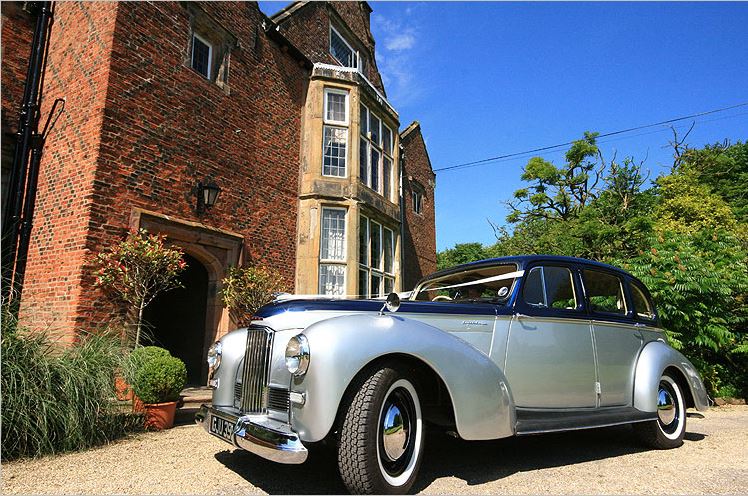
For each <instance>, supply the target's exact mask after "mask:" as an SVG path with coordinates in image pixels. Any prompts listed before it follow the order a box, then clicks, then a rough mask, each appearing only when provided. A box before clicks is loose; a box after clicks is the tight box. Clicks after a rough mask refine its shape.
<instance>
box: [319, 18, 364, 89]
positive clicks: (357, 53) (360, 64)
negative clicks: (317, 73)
mask: <svg viewBox="0 0 748 496" xmlns="http://www.w3.org/2000/svg"><path fill="white" fill-rule="evenodd" d="M342 31H343V29H339V28H336V27H335V26H333V23H332V22H330V29H329V30H328V32H329V34H328V37H327V51H328V53H329V54H330V56H331V57H332V58H333V59H335V60H336V61H337V62H338V63H339V64H340V65H342V66H343V67H350V68H351V69H356V70H357V71H358V72H359V73H361V74H362V75H363V76H364V77H366V71H367V69H368V59H367V57H366V54H365V53H364V52H365V51H364V50H360V49H358V48H354V46H353V45H354V44H353V43H351V42H350V41H349V39H350V38H348V37H346V36H343V33H342ZM333 33H334V34H335V36H337V37H338V38H339V39H340V40H341V41H342V42H343V44H344V45H345V46H346V47H347V48H348V49H349V50H350V51H351V58H352V62H353V65H350V66H349V65H345V63H344V62H343V61H342V60H340V59H339V58H337V57H336V56H335V54H334V53H333V51H332V39H333ZM357 44H360V42H359V43H357Z"/></svg>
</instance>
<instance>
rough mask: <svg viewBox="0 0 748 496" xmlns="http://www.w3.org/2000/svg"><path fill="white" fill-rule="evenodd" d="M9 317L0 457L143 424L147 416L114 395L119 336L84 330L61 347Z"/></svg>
mask: <svg viewBox="0 0 748 496" xmlns="http://www.w3.org/2000/svg"><path fill="white" fill-rule="evenodd" d="M4 317H5V318H4V319H3V333H2V357H3V363H2V370H1V374H0V375H2V385H1V387H2V428H1V430H2V458H3V460H9V459H14V458H19V457H36V456H41V455H44V454H51V453H59V452H64V451H77V450H80V449H84V448H87V447H91V446H95V445H98V444H103V443H107V442H109V441H112V440H114V439H116V438H118V437H121V436H123V435H125V434H126V433H127V432H129V431H133V430H136V429H139V428H141V427H142V424H143V419H142V416H140V415H134V414H132V413H124V412H122V411H120V410H119V409H118V406H117V403H116V402H115V401H114V374H115V371H116V370H118V369H119V368H120V367H122V365H123V363H122V362H123V358H124V357H125V356H126V355H124V354H123V353H122V348H121V344H120V341H119V338H117V337H114V336H111V335H84V336H81V337H80V339H79V341H78V342H77V343H75V344H73V345H72V346H68V347H58V346H55V343H53V342H51V341H50V340H49V339H48V338H47V336H45V335H44V334H40V333H35V334H30V333H28V332H27V331H26V330H24V329H17V328H16V324H15V321H14V320H13V319H12V318H10V317H8V316H7V315H5V316H4Z"/></svg>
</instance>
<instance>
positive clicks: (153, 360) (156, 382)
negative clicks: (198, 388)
mask: <svg viewBox="0 0 748 496" xmlns="http://www.w3.org/2000/svg"><path fill="white" fill-rule="evenodd" d="M150 348H156V347H155V346H154V347H150ZM143 349H144V348H143ZM159 349H162V350H163V348H159ZM163 351H164V352H166V353H165V354H164V353H162V352H158V353H153V352H151V353H147V354H144V355H143V357H141V358H142V359H143V361H142V362H140V363H139V364H138V366H137V369H136V372H135V383H134V384H133V390H134V392H135V394H136V395H137V396H138V398H140V400H141V401H142V402H143V403H146V404H149V403H151V404H152V403H165V402H168V401H177V400H178V399H179V393H181V392H182V389H184V386H185V384H187V367H186V366H185V365H184V362H183V361H182V360H180V359H179V358H176V357H173V356H171V355H170V354H169V352H168V351H166V350H163Z"/></svg>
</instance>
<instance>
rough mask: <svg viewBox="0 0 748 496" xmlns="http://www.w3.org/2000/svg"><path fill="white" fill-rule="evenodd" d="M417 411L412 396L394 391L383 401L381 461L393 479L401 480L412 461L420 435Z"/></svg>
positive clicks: (380, 434)
mask: <svg viewBox="0 0 748 496" xmlns="http://www.w3.org/2000/svg"><path fill="white" fill-rule="evenodd" d="M415 422H416V409H415V405H414V403H413V398H412V397H411V395H410V393H409V392H408V391H407V390H406V389H405V388H402V387H398V388H395V389H394V390H392V391H391V392H390V394H389V395H388V396H387V398H386V399H385V400H384V405H383V407H382V413H381V416H380V418H379V439H378V440H377V442H378V444H379V450H378V451H379V461H380V463H381V466H382V468H383V469H384V471H385V472H386V473H387V474H388V475H389V476H390V477H398V476H400V474H402V473H403V472H404V471H405V470H406V469H407V468H408V463H409V462H410V460H411V459H412V458H413V451H414V448H415V441H414V439H415V438H416V436H417V432H416V429H417V428H418V427H417V424H416V423H415Z"/></svg>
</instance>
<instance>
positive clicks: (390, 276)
mask: <svg viewBox="0 0 748 496" xmlns="http://www.w3.org/2000/svg"><path fill="white" fill-rule="evenodd" d="M372 224H376V225H377V226H379V264H378V265H377V266H374V265H372V256H371V253H372V252H371V249H372V229H371V227H372ZM364 226H366V236H365V239H366V247H365V250H363V252H364V253H365V254H366V259H365V260H362V257H361V254H362V246H361V232H362V230H363V228H364ZM385 231H389V232H390V239H391V244H390V263H391V265H390V267H389V271H388V270H387V267H386V264H385V260H386V257H385V254H386V251H385V243H384V240H385ZM357 245H358V278H359V281H358V286H357V287H358V290H357V292H358V293H359V294H358V296H359V297H361V298H376V297H377V296H382V295H386V294H388V293H389V292H391V291H394V289H395V262H396V260H395V253H396V251H397V231H396V230H395V229H394V228H392V227H389V226H387V225H386V224H384V223H382V222H380V221H378V220H375V219H374V218H372V217H370V216H368V215H365V214H359V238H358V240H357ZM362 274H363V276H364V277H365V278H366V286H365V287H366V291H365V292H364V293H361V279H362ZM374 277H377V278H379V285H378V286H379V288H378V290H377V291H378V292H377V294H374V293H373V292H372V291H371V282H372V281H373V278H374ZM388 283H389V290H388Z"/></svg>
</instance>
